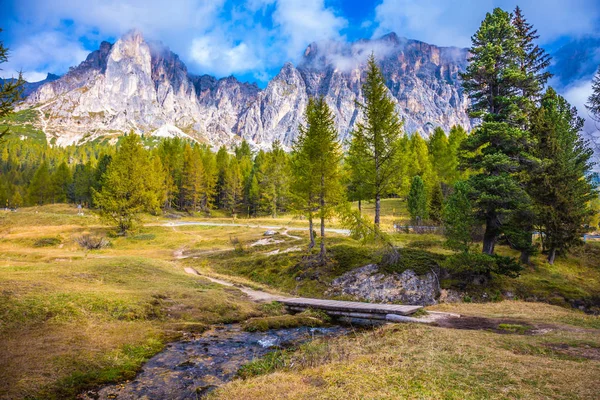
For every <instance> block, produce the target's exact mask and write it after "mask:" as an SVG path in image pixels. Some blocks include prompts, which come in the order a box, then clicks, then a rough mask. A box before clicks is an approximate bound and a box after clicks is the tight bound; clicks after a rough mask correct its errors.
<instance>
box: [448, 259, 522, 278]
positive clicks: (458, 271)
mask: <svg viewBox="0 0 600 400" xmlns="http://www.w3.org/2000/svg"><path fill="white" fill-rule="evenodd" d="M442 266H443V267H444V268H445V269H446V270H447V271H448V272H449V273H450V274H451V275H453V276H460V277H465V278H467V277H471V276H475V275H485V276H490V275H491V273H492V272H493V273H495V274H498V275H506V276H510V277H512V278H516V277H517V276H519V273H520V271H521V270H522V267H521V265H520V264H519V263H518V262H517V261H516V259H514V258H510V257H504V256H499V255H492V256H490V255H489V254H484V253H458V254H454V255H452V256H450V257H448V258H447V259H446V260H445V261H444V262H443V263H442Z"/></svg>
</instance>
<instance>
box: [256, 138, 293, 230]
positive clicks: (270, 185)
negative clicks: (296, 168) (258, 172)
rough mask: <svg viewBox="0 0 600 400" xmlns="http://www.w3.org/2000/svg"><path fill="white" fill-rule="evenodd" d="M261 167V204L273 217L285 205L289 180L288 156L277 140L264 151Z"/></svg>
mask: <svg viewBox="0 0 600 400" xmlns="http://www.w3.org/2000/svg"><path fill="white" fill-rule="evenodd" d="M263 168H264V169H263V172H262V180H261V181H260V184H261V186H262V188H261V194H262V204H263V207H264V209H265V210H266V211H267V212H268V213H269V214H271V216H272V217H273V218H275V217H277V213H278V212H279V211H280V210H283V209H285V207H286V205H287V201H288V196H289V180H290V179H289V178H290V172H289V160H288V156H287V154H286V152H285V151H284V150H283V148H282V147H281V143H280V142H279V141H278V140H275V141H274V142H273V145H272V149H271V151H270V152H268V153H265V160H264V166H263Z"/></svg>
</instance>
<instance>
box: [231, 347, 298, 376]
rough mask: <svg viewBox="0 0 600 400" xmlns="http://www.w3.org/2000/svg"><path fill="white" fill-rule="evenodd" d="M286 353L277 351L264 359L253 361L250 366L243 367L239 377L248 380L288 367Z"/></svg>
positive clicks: (268, 354)
mask: <svg viewBox="0 0 600 400" xmlns="http://www.w3.org/2000/svg"><path fill="white" fill-rule="evenodd" d="M286 355H287V353H286V352H285V351H280V350H276V351H273V352H271V353H267V354H266V355H265V356H264V357H262V358H259V359H257V360H252V361H251V362H249V363H248V364H245V365H242V367H241V368H240V369H239V371H238V372H237V375H238V376H239V377H240V378H242V379H248V378H252V377H255V376H260V375H266V374H270V373H272V372H274V371H276V370H278V369H281V368H282V367H284V366H285V365H286Z"/></svg>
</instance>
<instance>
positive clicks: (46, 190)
mask: <svg viewBox="0 0 600 400" xmlns="http://www.w3.org/2000/svg"><path fill="white" fill-rule="evenodd" d="M51 197H52V180H51V176H50V170H49V167H48V162H47V161H43V162H42V163H41V164H40V166H39V167H38V169H37V170H36V171H35V174H33V178H32V179H31V183H30V184H29V201H30V202H31V203H33V204H38V205H43V204H47V203H48V202H50V201H51V200H52V199H51Z"/></svg>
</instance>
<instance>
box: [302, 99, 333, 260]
mask: <svg viewBox="0 0 600 400" xmlns="http://www.w3.org/2000/svg"><path fill="white" fill-rule="evenodd" d="M305 121H306V126H303V125H301V126H300V127H299V131H300V134H299V136H298V139H297V140H296V142H295V143H294V149H293V153H292V154H293V155H292V186H291V187H292V189H293V191H294V194H295V195H296V197H297V198H298V199H300V202H299V203H300V204H301V207H302V208H303V210H304V211H305V214H306V215H307V217H308V218H309V233H310V237H311V245H314V238H313V233H312V216H313V213H314V212H315V211H316V212H317V213H318V216H319V219H320V222H321V243H320V244H321V249H320V252H319V259H320V262H321V263H325V261H326V245H325V220H326V219H327V218H328V217H329V216H330V215H331V213H332V211H333V208H334V207H335V206H336V205H337V204H338V203H339V202H340V200H341V198H342V194H343V189H342V185H341V165H340V163H341V159H342V152H341V146H340V144H339V142H338V140H337V136H338V135H337V130H336V129H335V123H334V119H333V114H332V112H331V110H330V109H329V106H328V105H327V103H326V102H325V100H324V98H323V97H319V98H318V99H312V98H311V99H310V100H309V102H308V106H307V108H306V114H305Z"/></svg>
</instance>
